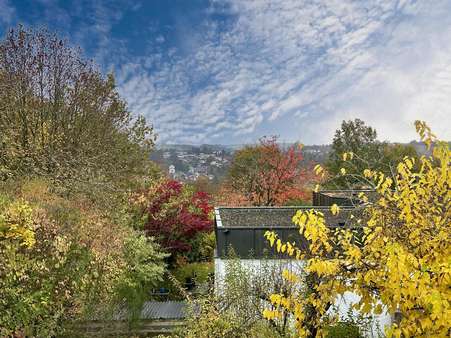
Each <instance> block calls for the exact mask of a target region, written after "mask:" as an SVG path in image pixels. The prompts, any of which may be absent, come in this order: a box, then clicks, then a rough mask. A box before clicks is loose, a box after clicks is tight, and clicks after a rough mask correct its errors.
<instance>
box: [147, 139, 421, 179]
mask: <svg viewBox="0 0 451 338" xmlns="http://www.w3.org/2000/svg"><path fill="white" fill-rule="evenodd" d="M409 144H410V145H412V146H413V147H414V148H415V149H416V151H417V152H418V154H419V155H426V154H427V153H428V152H427V149H426V147H425V145H424V144H423V143H421V142H417V141H412V142H410V143H409ZM292 145H293V143H283V144H282V147H283V148H288V147H290V146H292ZM245 146H246V145H245V144H236V145H221V144H203V145H190V144H165V145H159V146H158V147H157V149H156V150H155V151H154V152H153V153H152V155H151V159H152V160H153V161H155V162H156V163H158V164H159V165H160V166H161V168H162V169H163V170H164V171H165V172H166V173H170V175H171V176H173V177H174V178H176V179H179V180H186V181H191V180H196V179H197V178H198V177H199V176H206V177H208V178H210V180H212V181H216V182H217V181H220V180H222V179H223V178H224V177H225V175H226V174H227V171H228V168H229V166H230V162H231V160H232V158H233V153H234V152H235V151H236V150H238V149H241V148H243V147H245ZM302 149H303V151H302V153H303V163H305V164H307V163H311V162H316V163H324V162H325V161H326V160H327V157H328V154H329V151H330V149H331V146H330V145H328V144H326V145H305V146H303V148H302Z"/></svg>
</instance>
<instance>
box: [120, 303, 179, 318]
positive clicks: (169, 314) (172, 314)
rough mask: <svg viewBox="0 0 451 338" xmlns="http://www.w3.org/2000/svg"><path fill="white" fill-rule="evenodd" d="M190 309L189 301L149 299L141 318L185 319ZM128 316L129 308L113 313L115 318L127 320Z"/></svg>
mask: <svg viewBox="0 0 451 338" xmlns="http://www.w3.org/2000/svg"><path fill="white" fill-rule="evenodd" d="M187 310H188V304H187V302H183V301H166V302H157V301H147V302H144V304H143V306H142V309H141V313H140V315H139V319H144V320H149V319H150V320H152V319H154V320H168V319H184V318H186V315H187ZM126 318H127V309H125V308H123V309H121V310H120V311H118V312H117V313H116V314H114V315H113V319H114V320H125V319H126Z"/></svg>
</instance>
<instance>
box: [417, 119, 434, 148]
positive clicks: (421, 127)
mask: <svg viewBox="0 0 451 338" xmlns="http://www.w3.org/2000/svg"><path fill="white" fill-rule="evenodd" d="M415 128H416V130H417V133H418V134H419V135H420V138H421V141H423V142H424V143H425V144H426V146H427V147H428V149H430V147H431V144H432V142H434V141H435V140H436V136H435V135H434V134H433V133H432V131H431V128H429V126H428V125H427V124H426V122H425V121H419V120H417V121H415Z"/></svg>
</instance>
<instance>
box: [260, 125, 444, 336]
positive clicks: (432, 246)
mask: <svg viewBox="0 0 451 338" xmlns="http://www.w3.org/2000/svg"><path fill="white" fill-rule="evenodd" d="M415 125H416V128H417V131H418V133H419V134H420V136H421V139H422V140H423V141H424V142H425V144H426V145H427V147H428V148H430V149H432V154H431V156H430V157H425V156H422V157H421V158H420V160H419V165H418V167H417V168H418V169H415V168H416V167H415V166H414V162H415V159H414V158H412V157H406V158H404V159H403V160H402V161H401V162H400V163H399V164H398V165H397V167H396V173H395V176H394V177H387V176H386V175H385V174H384V173H382V172H380V171H376V170H370V169H364V170H363V172H362V173H361V178H362V180H365V181H366V183H367V184H369V185H371V187H373V188H374V189H375V190H376V191H377V193H378V198H377V199H376V201H374V202H370V201H368V198H367V196H365V195H364V194H362V195H361V196H360V198H361V199H362V201H363V202H365V203H367V204H366V206H365V208H364V209H363V210H361V209H360V210H356V211H355V212H354V214H353V216H350V218H349V220H348V224H347V226H346V227H345V228H341V229H335V230H334V229H332V228H328V227H327V225H326V223H325V220H324V215H323V214H322V213H320V212H318V211H315V210H310V211H305V212H302V211H298V212H297V214H296V215H295V216H294V218H293V221H294V223H295V224H297V225H298V226H299V231H300V234H301V235H302V236H304V237H305V238H306V239H307V240H308V241H309V246H308V248H306V249H305V250H304V249H301V248H297V247H294V246H293V245H292V243H282V242H281V240H280V239H279V238H278V236H277V234H275V233H274V232H267V233H266V234H265V236H266V238H267V239H268V240H269V242H270V244H271V245H272V246H275V247H276V248H277V251H279V252H282V253H287V254H288V255H289V256H294V257H297V258H298V259H305V260H306V268H305V270H306V272H308V274H309V276H310V280H308V281H307V282H308V283H311V290H313V292H312V293H311V294H310V295H309V296H308V297H304V298H302V297H296V295H294V294H288V295H283V294H273V295H272V296H271V301H272V303H273V304H274V305H275V306H276V307H278V308H279V309H285V310H287V311H290V312H291V313H292V314H293V316H294V318H295V320H296V326H297V330H298V332H299V334H300V335H301V336H308V337H321V336H322V335H323V334H324V333H325V331H327V330H325V327H326V325H327V324H328V322H330V321H333V320H334V318H328V316H327V314H326V312H327V310H328V309H329V307H330V306H331V304H333V303H334V301H335V299H336V298H337V297H338V296H340V295H343V294H344V293H345V292H347V291H350V292H354V293H355V294H357V295H359V296H360V301H359V302H358V303H357V304H356V305H355V307H356V309H358V310H359V311H360V312H362V313H371V312H372V311H374V312H375V313H381V312H382V311H383V310H384V309H385V310H386V311H388V312H389V313H391V314H394V313H398V314H399V320H398V322H397V323H394V324H393V325H392V326H391V327H390V328H387V329H386V334H387V336H389V337H392V336H394V337H401V336H404V337H413V336H415V337H431V336H434V337H445V336H448V334H449V330H450V324H449V317H450V315H451V307H450V304H451V294H450V292H449V285H450V281H451V265H450V261H449V257H450V255H451V251H450V250H451V248H450V245H449V238H450V237H451V228H450V226H449V224H450V222H451V219H450V218H451V191H450V189H449V187H450V185H451V171H450V160H451V151H450V149H449V145H448V144H447V143H446V142H444V141H437V140H436V138H435V136H434V135H433V134H432V133H431V131H430V129H429V128H428V127H427V125H426V124H425V123H424V122H420V121H416V123H415ZM345 157H347V158H349V156H345ZM331 212H332V213H333V214H337V213H338V212H340V210H339V207H338V206H337V205H333V206H332V207H331ZM286 278H287V279H288V280H290V281H291V282H292V283H295V284H296V283H298V281H299V280H300V278H299V277H298V276H296V275H294V274H289V275H286ZM278 313H279V311H278V310H275V311H267V313H266V316H267V318H272V319H273V320H274V319H275V320H277V317H278V316H279V314H278ZM335 320H336V319H335Z"/></svg>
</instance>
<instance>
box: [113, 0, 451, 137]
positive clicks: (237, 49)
mask: <svg viewBox="0 0 451 338" xmlns="http://www.w3.org/2000/svg"><path fill="white" fill-rule="evenodd" d="M229 4H230V6H224V3H223V2H221V4H220V5H219V4H218V3H214V4H213V6H212V7H214V8H215V9H214V10H217V11H221V10H223V11H226V12H227V14H228V15H231V16H232V17H233V18H234V21H232V22H231V23H229V24H228V25H223V26H221V25H217V24H216V23H214V22H204V23H201V24H200V27H201V29H199V31H198V32H196V33H195V34H194V36H190V38H189V39H187V40H186V41H185V43H184V45H183V50H175V51H173V52H172V53H171V55H169V54H164V53H163V54H159V57H158V58H157V60H158V61H157V62H154V61H155V60H156V59H155V55H149V57H147V58H142V59H137V60H132V61H131V62H129V64H125V65H123V66H122V67H120V69H119V72H118V83H119V84H120V88H121V92H122V93H123V94H124V96H125V97H126V98H127V99H128V101H129V102H130V107H131V109H132V110H133V111H136V112H140V113H144V114H145V115H147V116H148V117H149V119H150V120H151V121H152V122H153V123H154V125H155V127H156V128H157V130H158V131H159V133H160V141H162V142H215V141H220V142H229V143H239V142H240V141H242V140H245V139H249V137H251V138H253V139H256V138H258V137H259V136H261V134H259V133H261V132H262V131H263V130H267V129H270V128H266V127H265V126H270V125H272V124H276V122H277V126H278V128H279V130H278V134H280V135H283V137H284V138H285V139H287V140H289V139H292V140H294V139H295V138H296V137H298V135H299V131H297V130H294V127H293V124H292V121H293V119H301V120H302V127H303V132H302V141H303V142H305V143H326V142H330V140H331V137H332V135H333V130H334V129H336V128H337V127H338V126H339V124H340V122H341V120H342V119H348V118H354V117H360V118H362V119H364V120H365V121H368V123H369V124H370V125H373V126H374V127H375V128H376V129H377V130H378V131H379V134H380V135H381V137H382V138H384V139H385V138H387V139H391V140H396V141H408V140H410V139H412V138H413V137H414V133H413V132H412V131H413V127H412V122H413V120H414V119H417V118H421V119H425V120H427V121H429V122H430V124H431V125H432V127H433V128H434V129H435V130H436V131H437V133H438V134H440V135H441V136H443V137H445V138H448V139H451V135H450V130H451V126H450V123H451V122H450V121H451V119H450V117H449V116H451V111H450V110H451V108H450V107H451V58H450V57H449V55H451V47H450V46H449V41H451V40H450V39H451V16H449V15H448V13H450V11H451V3H450V2H449V1H446V0H441V1H440V0H438V1H434V2H416V1H388V0H378V1H359V2H356V1H344V0H334V1H327V2H326V1H324V2H320V1H297V0H279V1H276V0H254V1H251V0H249V1H243V0H230V1H229ZM215 6H217V7H215ZM190 34H192V32H190ZM150 60H153V61H150ZM146 64H152V65H153V66H152V67H150V68H148V67H147V66H145V65H146ZM306 111H308V114H306V113H303V112H306Z"/></svg>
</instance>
